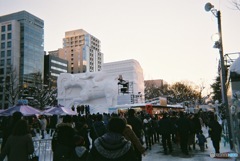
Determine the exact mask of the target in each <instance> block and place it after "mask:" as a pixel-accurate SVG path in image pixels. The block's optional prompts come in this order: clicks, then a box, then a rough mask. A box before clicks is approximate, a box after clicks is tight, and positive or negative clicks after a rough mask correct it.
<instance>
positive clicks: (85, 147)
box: [0, 109, 222, 161]
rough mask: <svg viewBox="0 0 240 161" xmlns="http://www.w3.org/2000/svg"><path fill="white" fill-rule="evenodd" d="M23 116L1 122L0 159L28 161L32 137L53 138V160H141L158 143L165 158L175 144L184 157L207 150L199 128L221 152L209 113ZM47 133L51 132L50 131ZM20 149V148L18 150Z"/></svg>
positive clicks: (17, 114)
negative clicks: (193, 150)
mask: <svg viewBox="0 0 240 161" xmlns="http://www.w3.org/2000/svg"><path fill="white" fill-rule="evenodd" d="M58 119H59V118H58V116H51V117H50V116H39V117H36V116H35V117H24V118H23V116H22V115H21V113H20V112H15V113H14V114H13V115H12V117H10V118H5V120H2V125H4V126H2V131H3V133H2V145H1V154H0V161H3V160H4V158H5V157H6V156H7V157H8V161H16V158H18V159H17V160H19V161H28V156H29V155H30V154H32V153H33V152H34V146H33V140H32V137H33V136H34V135H36V133H40V134H41V139H44V138H45V134H46V133H49V135H51V136H52V151H53V161H111V160H112V161H113V160H114V161H122V160H124V161H141V160H142V156H144V155H146V153H147V152H148V151H149V150H151V149H152V145H153V144H155V143H161V144H162V146H163V149H164V154H165V155H168V154H170V153H172V152H173V151H174V150H176V149H174V147H175V148H176V146H173V144H178V145H179V147H180V149H181V151H182V153H183V154H184V155H189V151H191V150H192V149H196V148H197V147H196V146H197V145H198V146H199V149H200V151H204V150H205V148H206V147H207V144H206V141H207V140H206V136H204V134H203V131H202V128H203V127H204V126H205V127H207V128H208V130H209V137H210V138H211V140H212V144H213V147H214V149H215V152H216V153H220V146H219V144H220V140H221V133H222V127H221V125H220V124H219V123H218V121H217V120H216V117H215V115H214V113H212V112H201V111H200V112H198V113H196V114H192V113H184V112H183V111H179V112H176V111H171V112H169V113H162V114H161V115H152V114H148V113H144V112H143V111H141V112H136V111H135V110H134V109H129V110H128V112H126V113H121V114H106V113H104V114H99V113H97V114H88V115H79V116H70V115H66V116H62V120H61V121H60V122H59V121H58ZM50 129H51V130H50ZM16 143H18V144H16ZM19 149H20V150H19Z"/></svg>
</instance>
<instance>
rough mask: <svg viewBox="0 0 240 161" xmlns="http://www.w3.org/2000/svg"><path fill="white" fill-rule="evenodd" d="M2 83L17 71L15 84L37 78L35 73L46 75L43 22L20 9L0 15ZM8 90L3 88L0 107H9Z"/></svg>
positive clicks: (0, 79)
mask: <svg viewBox="0 0 240 161" xmlns="http://www.w3.org/2000/svg"><path fill="white" fill-rule="evenodd" d="M0 27H1V28H0V35H1V39H0V45H1V46H0V52H1V57H0V84H1V86H4V85H6V83H9V82H7V81H6V78H7V77H8V76H9V75H10V74H11V73H12V71H14V74H15V75H16V78H17V82H15V85H16V86H19V85H23V84H29V83H32V82H33V81H34V78H35V75H36V74H39V73H40V74H41V75H43V60H44V37H43V36H44V21H43V20H41V19H40V18H38V17H36V16H34V15H32V14H30V13H28V12H26V11H20V12H16V13H12V14H8V15H3V16H0ZM6 94H7V93H6V91H4V88H1V89H0V108H7V107H8V105H9V104H8V102H7V101H6V99H5V97H6Z"/></svg>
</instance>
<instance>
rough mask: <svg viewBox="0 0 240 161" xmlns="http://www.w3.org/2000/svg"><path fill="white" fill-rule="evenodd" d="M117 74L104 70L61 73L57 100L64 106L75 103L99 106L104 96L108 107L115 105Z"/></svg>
mask: <svg viewBox="0 0 240 161" xmlns="http://www.w3.org/2000/svg"><path fill="white" fill-rule="evenodd" d="M117 82H118V76H110V75H108V74H106V73H104V72H91V73H90V72H87V73H81V74H70V73H62V74H60V76H59V77H58V90H59V91H58V102H59V104H63V105H65V106H66V107H71V106H72V105H74V106H75V105H77V104H83V103H84V104H87V103H90V104H92V103H93V101H95V102H96V103H97V104H99V106H100V105H101V104H102V103H103V101H104V100H102V99H104V98H105V101H106V104H107V106H108V107H111V106H114V105H116V101H117V90H118V89H117Z"/></svg>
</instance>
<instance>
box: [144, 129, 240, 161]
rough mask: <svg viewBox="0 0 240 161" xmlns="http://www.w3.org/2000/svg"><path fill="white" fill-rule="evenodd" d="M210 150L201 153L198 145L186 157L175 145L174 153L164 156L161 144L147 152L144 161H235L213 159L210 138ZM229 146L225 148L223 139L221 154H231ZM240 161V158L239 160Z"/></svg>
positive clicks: (205, 132) (208, 140)
mask: <svg viewBox="0 0 240 161" xmlns="http://www.w3.org/2000/svg"><path fill="white" fill-rule="evenodd" d="M203 131H204V134H205V136H208V135H207V129H203ZM207 142H208V143H207V144H208V149H205V151H204V152H201V151H200V148H199V146H198V145H196V149H195V150H192V151H189V155H184V154H182V152H181V149H180V147H179V146H178V145H176V144H173V148H174V149H173V152H172V153H171V154H168V155H164V153H163V147H162V145H161V144H159V143H156V144H154V145H153V146H152V150H147V153H146V156H144V157H143V161H171V160H177V161H186V160H188V161H217V160H220V161H231V160H235V159H233V158H228V159H227V158H211V157H210V153H212V152H214V148H213V146H212V141H211V139H210V138H208V139H207ZM230 151H231V150H230V147H229V144H226V145H225V146H224V144H223V139H222V141H221V144H220V152H221V153H224V152H230ZM238 159H239V158H238ZM239 160H240V159H239Z"/></svg>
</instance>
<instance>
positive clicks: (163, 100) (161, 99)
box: [159, 97, 167, 106]
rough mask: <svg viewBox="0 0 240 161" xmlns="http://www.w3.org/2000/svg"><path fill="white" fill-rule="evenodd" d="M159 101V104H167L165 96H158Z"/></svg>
mask: <svg viewBox="0 0 240 161" xmlns="http://www.w3.org/2000/svg"><path fill="white" fill-rule="evenodd" d="M159 102H160V105H161V106H167V98H165V97H159Z"/></svg>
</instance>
